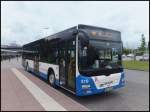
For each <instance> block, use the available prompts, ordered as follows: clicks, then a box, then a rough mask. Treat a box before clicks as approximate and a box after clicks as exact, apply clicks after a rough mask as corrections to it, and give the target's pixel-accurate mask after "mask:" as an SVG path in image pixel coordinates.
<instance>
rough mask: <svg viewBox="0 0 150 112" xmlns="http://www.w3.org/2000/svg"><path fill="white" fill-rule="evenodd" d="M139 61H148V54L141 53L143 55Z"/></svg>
mask: <svg viewBox="0 0 150 112" xmlns="http://www.w3.org/2000/svg"><path fill="white" fill-rule="evenodd" d="M140 61H149V54H143V56H142V57H141V58H140Z"/></svg>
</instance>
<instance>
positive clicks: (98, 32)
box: [24, 24, 121, 46]
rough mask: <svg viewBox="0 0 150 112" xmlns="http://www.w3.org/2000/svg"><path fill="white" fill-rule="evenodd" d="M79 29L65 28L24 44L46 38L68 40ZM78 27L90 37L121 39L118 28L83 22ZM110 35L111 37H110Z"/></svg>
mask: <svg viewBox="0 0 150 112" xmlns="http://www.w3.org/2000/svg"><path fill="white" fill-rule="evenodd" d="M76 29H77V26H74V27H71V28H68V29H66V30H63V31H61V32H58V33H55V34H53V35H50V36H47V37H45V38H42V39H39V40H36V41H33V42H31V43H28V44H25V45H24V46H28V45H31V44H36V43H38V42H40V41H44V40H49V41H50V40H55V39H61V40H66V39H69V38H72V37H73V32H74V31H75V30H76ZM78 29H79V30H83V31H84V32H86V33H87V34H88V35H89V37H91V38H96V39H100V38H101V39H104V40H105V39H106V40H107V39H113V40H118V41H121V36H120V35H121V33H120V32H119V31H116V30H112V29H107V28H102V27H96V26H90V25H83V24H78ZM109 37H110V38H109Z"/></svg>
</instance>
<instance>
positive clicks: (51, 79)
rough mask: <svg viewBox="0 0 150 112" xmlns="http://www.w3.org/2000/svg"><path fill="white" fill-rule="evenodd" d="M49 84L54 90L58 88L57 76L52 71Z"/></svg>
mask: <svg viewBox="0 0 150 112" xmlns="http://www.w3.org/2000/svg"><path fill="white" fill-rule="evenodd" d="M48 82H49V84H50V86H52V87H54V88H56V87H57V86H56V84H55V82H56V79H55V74H54V72H52V71H51V72H50V73H49V76H48Z"/></svg>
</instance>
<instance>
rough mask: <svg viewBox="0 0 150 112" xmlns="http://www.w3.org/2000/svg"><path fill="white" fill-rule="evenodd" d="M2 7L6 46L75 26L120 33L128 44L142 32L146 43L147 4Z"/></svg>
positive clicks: (62, 3)
mask: <svg viewBox="0 0 150 112" xmlns="http://www.w3.org/2000/svg"><path fill="white" fill-rule="evenodd" d="M1 6H2V7H1V10H2V11H1V12H2V13H1V23H2V24H1V29H2V36H1V38H2V43H6V44H7V43H9V42H11V41H16V42H17V43H19V44H21V45H22V44H25V43H28V42H31V41H34V40H36V39H39V38H41V37H44V36H46V35H51V34H53V33H56V32H59V31H61V30H64V29H67V28H69V27H72V26H75V25H77V24H87V25H94V26H100V27H106V28H110V29H115V30H119V31H121V32H122V40H123V42H124V43H126V42H128V43H129V44H130V45H133V42H135V43H138V42H139V40H140V38H141V37H140V36H141V33H144V34H145V37H146V41H148V40H149V2H147V1H132V2H131V1H124V2H123V1H121V2H119V1H109V2H108V1H106V2H104V1H94V2H92V1H86V2H84V1H77V2H75V1H73V2H72V1H70V2H68V1H2V2H1ZM44 27H49V29H47V30H44V29H43V28H44ZM134 45H135V46H136V45H137V44H134ZM135 46H134V47H135Z"/></svg>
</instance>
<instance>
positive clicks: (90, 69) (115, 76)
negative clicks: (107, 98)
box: [22, 24, 125, 96]
mask: <svg viewBox="0 0 150 112" xmlns="http://www.w3.org/2000/svg"><path fill="white" fill-rule="evenodd" d="M122 46H123V45H122V41H121V33H120V32H119V31H115V30H110V29H106V28H101V27H95V26H89V25H82V24H80V25H77V26H75V27H72V28H69V29H67V30H64V31H62V32H58V33H56V34H54V35H51V36H47V37H45V38H42V39H39V40H36V41H34V42H31V43H28V44H26V45H24V46H23V54H22V65H23V66H24V68H25V70H26V71H30V72H32V73H34V74H36V75H37V76H40V77H42V78H44V79H45V80H47V81H48V82H49V84H50V85H51V86H52V87H55V88H56V87H61V88H63V89H66V90H68V91H70V92H71V93H73V94H75V95H77V96H85V95H92V94H100V93H103V92H106V91H110V90H113V89H117V88H121V87H124V86H125V76H124V70H123V66H122V59H121V55H122Z"/></svg>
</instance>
